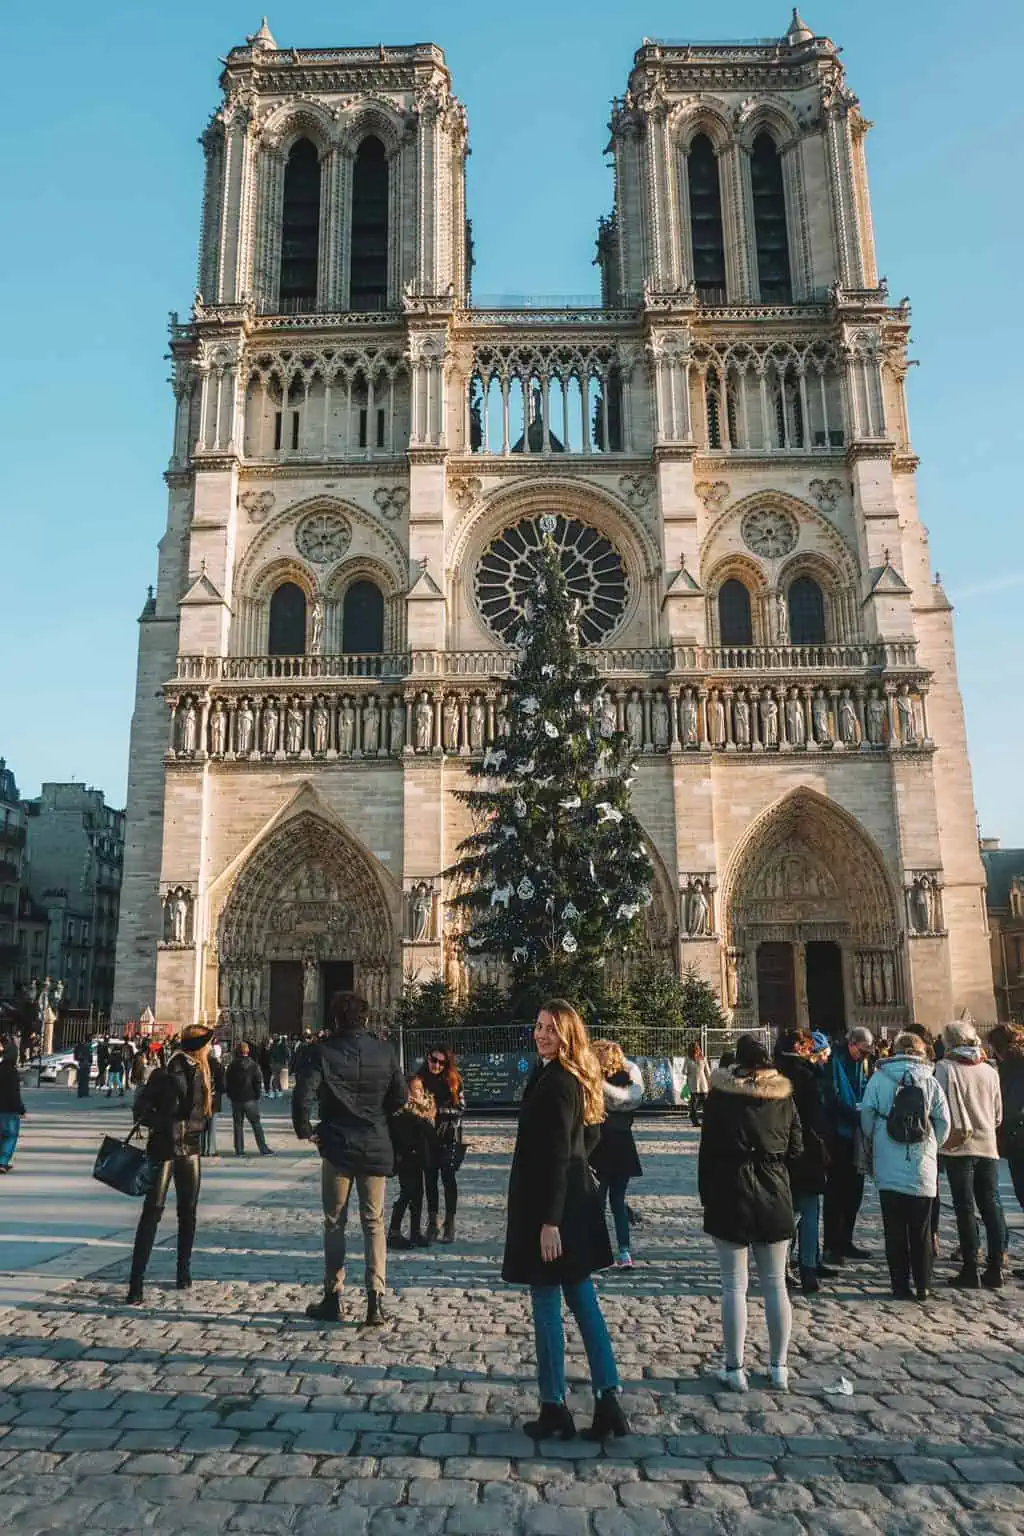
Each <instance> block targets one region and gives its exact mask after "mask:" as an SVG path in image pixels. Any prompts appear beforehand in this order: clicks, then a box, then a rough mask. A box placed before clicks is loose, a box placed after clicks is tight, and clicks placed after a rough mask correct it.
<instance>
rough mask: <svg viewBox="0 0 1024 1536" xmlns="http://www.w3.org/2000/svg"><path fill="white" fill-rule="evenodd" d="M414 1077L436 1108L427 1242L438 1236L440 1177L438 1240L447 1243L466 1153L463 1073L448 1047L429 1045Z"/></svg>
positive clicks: (449, 1237) (428, 1177)
mask: <svg viewBox="0 0 1024 1536" xmlns="http://www.w3.org/2000/svg"><path fill="white" fill-rule="evenodd" d="M417 1076H418V1077H419V1079H420V1081H421V1083H422V1084H423V1086H424V1088H425V1089H426V1090H427V1092H428V1093H429V1094H430V1096H431V1098H432V1099H433V1101H434V1103H435V1104H436V1105H437V1118H436V1120H435V1130H436V1132H437V1160H436V1163H435V1165H434V1167H433V1168H430V1169H428V1170H427V1241H428V1242H435V1241H436V1240H437V1238H438V1236H439V1232H438V1216H439V1211H440V1200H439V1197H438V1188H437V1182H438V1178H440V1180H441V1185H442V1187H443V1189H444V1227H443V1229H442V1230H441V1232H440V1240H441V1242H442V1243H450V1242H452V1241H453V1240H454V1238H455V1212H456V1211H457V1209H458V1205H459V1186H458V1182H457V1180H456V1174H457V1173H458V1171H459V1169H460V1168H461V1167H462V1159H463V1157H464V1156H465V1150H466V1149H465V1143H464V1141H463V1139H462V1120H463V1112H464V1110H465V1102H464V1100H463V1097H462V1074H461V1072H460V1071H459V1069H458V1066H457V1065H456V1062H455V1052H454V1051H450V1050H449V1049H448V1048H447V1046H443V1045H436V1046H432V1047H431V1049H430V1050H429V1051H428V1052H427V1054H426V1058H425V1059H424V1062H423V1065H422V1067H421V1068H420V1070H419V1072H418V1073H417Z"/></svg>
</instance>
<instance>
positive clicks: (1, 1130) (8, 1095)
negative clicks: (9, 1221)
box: [0, 1040, 25, 1173]
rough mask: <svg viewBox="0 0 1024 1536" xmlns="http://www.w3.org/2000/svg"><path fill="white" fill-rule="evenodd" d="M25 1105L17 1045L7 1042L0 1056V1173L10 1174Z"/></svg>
mask: <svg viewBox="0 0 1024 1536" xmlns="http://www.w3.org/2000/svg"><path fill="white" fill-rule="evenodd" d="M24 1114H25V1105H24V1102H23V1100H22V1097H21V1078H20V1077H19V1076H18V1043H17V1041H16V1040H7V1041H5V1043H4V1048H3V1055H2V1056H0V1173H10V1171H11V1163H12V1162H13V1161H14V1151H15V1148H16V1147H17V1145H18V1136H19V1134H20V1131H21V1120H22V1116H23V1115H24Z"/></svg>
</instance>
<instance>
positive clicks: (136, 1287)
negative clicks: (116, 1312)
mask: <svg viewBox="0 0 1024 1536" xmlns="http://www.w3.org/2000/svg"><path fill="white" fill-rule="evenodd" d="M124 1301H125V1306H127V1307H141V1306H142V1302H143V1295H142V1281H141V1280H140V1279H136V1277H135V1276H134V1275H132V1277H131V1279H130V1280H129V1281H128V1295H127V1296H126V1297H125V1299H124Z"/></svg>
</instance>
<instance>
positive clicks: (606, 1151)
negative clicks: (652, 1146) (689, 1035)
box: [590, 1040, 644, 1269]
mask: <svg viewBox="0 0 1024 1536" xmlns="http://www.w3.org/2000/svg"><path fill="white" fill-rule="evenodd" d="M592 1048H593V1051H594V1055H595V1056H596V1057H597V1060H598V1063H599V1064H600V1067H601V1073H602V1076H603V1078H604V1083H603V1093H604V1111H605V1115H604V1120H603V1121H602V1122H601V1127H600V1139H599V1141H598V1143H597V1146H596V1147H595V1148H594V1150H593V1151H592V1152H591V1154H590V1166H591V1168H592V1169H593V1170H594V1174H595V1177H596V1178H597V1181H598V1198H599V1199H600V1201H601V1209H602V1211H603V1210H604V1205H605V1200H606V1199H607V1200H608V1203H609V1204H610V1206H611V1210H612V1222H613V1224H614V1226H615V1241H616V1244H617V1245H618V1252H617V1254H616V1258H615V1267H616V1269H632V1267H633V1259H632V1256H631V1254H630V1249H629V1215H628V1213H627V1210H626V1190H627V1188H628V1187H629V1181H630V1179H642V1178H643V1174H644V1170H643V1166H642V1164H641V1162H640V1157H639V1154H638V1153H637V1150H636V1142H635V1141H634V1140H633V1115H634V1112H635V1111H636V1109H637V1106H638V1105H639V1104H640V1102H641V1100H642V1099H643V1096H644V1079H643V1074H642V1073H641V1071H640V1068H639V1067H638V1066H636V1065H635V1064H634V1063H633V1062H631V1061H627V1060H626V1058H625V1056H624V1055H623V1054H622V1047H621V1046H620V1045H617V1044H616V1043H615V1041H614V1040H595V1041H593V1042H592Z"/></svg>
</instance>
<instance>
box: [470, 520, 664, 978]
mask: <svg viewBox="0 0 1024 1536" xmlns="http://www.w3.org/2000/svg"><path fill="white" fill-rule="evenodd" d="M557 526H558V525H557V520H556V519H555V518H554V517H543V518H541V532H542V534H543V539H542V543H541V547H540V549H539V550H538V553H537V557H536V560H535V562H534V567H533V572H532V575H533V580H532V584H531V587H530V590H529V591H527V592H524V593H522V594H521V601H522V606H523V619H522V624H521V627H520V629H519V630H518V632H517V634H516V636H515V644H516V647H517V650H518V659H517V664H516V668H515V672H514V674H513V677H512V679H511V682H510V685H509V699H508V708H507V719H508V726H507V731H506V734H505V735H504V736H503V737H501V738H500V739H499V740H498V741H497V742H496V743H495V744H494V746H493V747H492V748H490V749H489V750H488V751H487V752H486V754H485V755H484V758H483V760H482V761H481V762H480V763H474V764H473V765H472V766H471V768H470V770H469V771H470V774H471V776H472V777H473V778H475V779H476V780H478V781H479V785H478V787H474V788H472V789H467V790H464V791H460V792H459V799H461V800H462V801H463V802H464V803H465V804H467V805H468V806H469V807H470V809H471V810H472V812H473V821H474V828H475V830H474V831H473V833H472V834H471V835H470V836H469V837H467V838H466V839H465V840H464V841H463V842H462V843H461V844H460V848H459V851H460V854H461V858H460V859H459V861H458V863H457V864H456V865H455V866H454V867H453V868H452V869H451V870H449V871H448V875H449V877H453V878H454V881H455V887H456V894H455V896H454V898H453V900H452V906H453V907H454V908H455V909H456V910H457V911H458V912H459V913H460V915H461V918H462V927H461V932H460V936H459V942H460V943H461V946H462V949H463V953H464V955H465V956H466V958H467V959H468V960H470V961H472V958H473V957H474V956H484V955H487V956H493V957H497V958H500V959H501V960H503V961H504V962H505V963H506V964H507V965H508V966H509V967H510V968H511V972H512V981H513V991H514V992H517V993H521V992H523V991H524V990H525V991H530V990H535V989H536V988H537V987H538V986H539V987H540V988H541V989H542V990H547V989H551V990H559V989H560V990H564V991H566V992H568V993H569V994H570V995H573V996H577V997H578V996H580V993H581V989H582V990H583V991H584V992H585V991H586V990H587V989H588V988H595V987H599V986H600V977H601V972H602V969H603V967H604V964H605V961H606V959H607V958H608V957H609V956H621V955H622V954H623V953H624V952H625V951H627V950H629V949H630V948H632V947H633V946H634V945H635V944H636V943H637V941H638V940H639V938H640V937H641V935H642V932H643V914H644V911H645V909H646V907H647V906H648V905H649V904H650V902H651V899H652V897H651V881H652V878H653V871H652V868H651V863H650V859H649V858H648V856H647V851H646V849H645V847H644V839H643V832H642V830H641V827H640V824H639V822H638V821H637V820H636V817H635V816H633V815H632V813H631V812H630V809H629V791H630V786H631V784H632V783H633V778H632V773H633V765H632V764H631V762H630V755H631V746H630V742H629V738H628V737H627V736H626V735H625V734H624V733H623V732H621V731H619V730H618V729H617V728H616V720H615V711H614V706H613V705H612V704H611V701H610V700H607V699H606V698H605V697H604V694H603V692H602V686H601V681H600V679H599V678H598V676H597V673H596V672H595V671H594V668H593V667H591V666H590V665H588V664H587V663H586V662H585V661H584V660H583V659H582V658H581V654H580V645H579V636H578V632H577V624H576V619H577V612H578V608H577V604H576V602H575V601H574V599H573V598H572V596H571V594H570V592H569V587H568V584H567V581H566V577H565V573H564V572H563V569H562V565H561V562H560V559H559V551H558V548H557V546H556V543H555V540H554V537H553V535H554V533H555V531H556V529H557Z"/></svg>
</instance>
